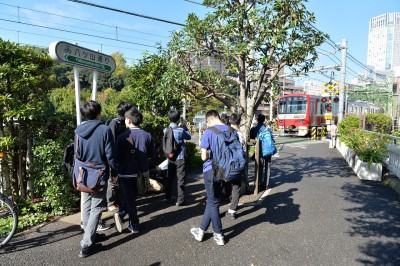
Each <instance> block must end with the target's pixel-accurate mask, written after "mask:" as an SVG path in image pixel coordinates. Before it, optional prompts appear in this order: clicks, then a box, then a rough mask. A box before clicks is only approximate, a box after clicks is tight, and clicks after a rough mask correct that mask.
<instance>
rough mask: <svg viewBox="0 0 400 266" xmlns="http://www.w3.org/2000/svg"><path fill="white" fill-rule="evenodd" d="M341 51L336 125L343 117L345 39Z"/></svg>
mask: <svg viewBox="0 0 400 266" xmlns="http://www.w3.org/2000/svg"><path fill="white" fill-rule="evenodd" d="M340 48H341V51H342V62H341V66H340V83H339V113H338V123H339V122H340V121H342V119H343V117H344V97H345V95H344V88H345V86H346V85H345V84H346V57H347V39H342V44H341V47H340Z"/></svg>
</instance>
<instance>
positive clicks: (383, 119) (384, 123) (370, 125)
mask: <svg viewBox="0 0 400 266" xmlns="http://www.w3.org/2000/svg"><path fill="white" fill-rule="evenodd" d="M391 125H392V118H391V117H390V115H387V114H367V115H366V116H365V127H366V129H367V130H372V131H375V132H380V133H388V132H389V131H390V127H391Z"/></svg>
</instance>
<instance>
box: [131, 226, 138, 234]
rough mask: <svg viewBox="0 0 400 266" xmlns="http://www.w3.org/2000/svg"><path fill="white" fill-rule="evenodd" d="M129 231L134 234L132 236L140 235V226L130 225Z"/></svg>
mask: <svg viewBox="0 0 400 266" xmlns="http://www.w3.org/2000/svg"><path fill="white" fill-rule="evenodd" d="M128 230H129V231H130V232H131V233H132V234H138V233H139V225H138V224H130V225H129V226H128Z"/></svg>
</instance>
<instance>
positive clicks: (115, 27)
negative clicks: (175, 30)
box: [0, 3, 169, 39]
mask: <svg viewBox="0 0 400 266" xmlns="http://www.w3.org/2000/svg"><path fill="white" fill-rule="evenodd" d="M0 5H5V6H10V7H15V8H18V9H25V10H30V11H33V12H37V13H42V14H47V15H51V16H57V17H61V18H67V19H72V20H76V21H82V22H86V23H91V24H95V25H100V26H105V27H110V28H113V29H122V30H126V31H131V32H137V33H141V34H146V35H152V36H156V37H161V38H166V39H168V38H169V37H166V36H162V35H158V34H153V33H148V32H143V31H138V30H132V29H127V28H123V27H117V26H113V25H108V24H104V23H99V22H93V21H89V20H84V19H80V18H74V17H69V16H64V15H59V14H54V13H50V12H45V11H40V10H36V9H31V8H25V7H21V6H15V5H9V4H4V3H0ZM54 24H55V23H54Z"/></svg>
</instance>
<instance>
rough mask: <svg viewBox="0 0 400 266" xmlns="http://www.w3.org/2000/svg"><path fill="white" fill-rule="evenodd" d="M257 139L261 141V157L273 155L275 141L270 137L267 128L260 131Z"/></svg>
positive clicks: (269, 131)
mask: <svg viewBox="0 0 400 266" xmlns="http://www.w3.org/2000/svg"><path fill="white" fill-rule="evenodd" d="M258 139H259V140H260V141H261V150H262V155H263V157H265V156H268V155H274V154H275V153H276V148H275V141H274V140H273V139H272V132H271V130H270V129H269V128H266V129H265V130H264V131H263V132H261V133H260V134H259V135H258Z"/></svg>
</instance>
